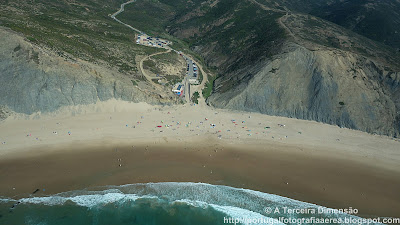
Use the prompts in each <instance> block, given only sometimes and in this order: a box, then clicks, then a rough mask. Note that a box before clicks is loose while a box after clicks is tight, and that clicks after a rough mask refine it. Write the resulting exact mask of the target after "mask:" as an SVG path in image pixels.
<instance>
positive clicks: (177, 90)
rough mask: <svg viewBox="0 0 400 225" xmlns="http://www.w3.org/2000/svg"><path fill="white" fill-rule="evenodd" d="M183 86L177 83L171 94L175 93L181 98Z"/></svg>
mask: <svg viewBox="0 0 400 225" xmlns="http://www.w3.org/2000/svg"><path fill="white" fill-rule="evenodd" d="M184 88H185V85H183V84H181V83H177V84H176V85H175V86H174V88H173V89H172V92H174V93H176V94H177V95H179V96H182V94H183V91H184Z"/></svg>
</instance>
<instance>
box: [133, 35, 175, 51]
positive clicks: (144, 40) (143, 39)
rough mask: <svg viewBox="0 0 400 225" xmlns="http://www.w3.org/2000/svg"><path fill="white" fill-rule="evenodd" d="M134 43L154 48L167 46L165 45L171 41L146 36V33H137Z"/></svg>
mask: <svg viewBox="0 0 400 225" xmlns="http://www.w3.org/2000/svg"><path fill="white" fill-rule="evenodd" d="M136 44H140V45H146V46H150V47H156V48H167V46H168V45H170V44H171V42H170V41H167V40H164V39H161V38H158V37H151V36H148V35H147V34H139V35H137V36H136Z"/></svg>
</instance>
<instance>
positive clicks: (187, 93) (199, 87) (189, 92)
mask: <svg viewBox="0 0 400 225" xmlns="http://www.w3.org/2000/svg"><path fill="white" fill-rule="evenodd" d="M133 2H136V0H131V1H128V2H125V3H123V4H121V8H120V9H119V10H118V11H117V12H115V13H114V14H112V15H111V18H113V19H114V20H115V21H117V22H118V23H121V24H123V25H125V26H127V27H129V28H130V29H132V30H134V31H136V32H138V33H140V34H145V33H144V32H142V31H140V30H139V29H136V28H134V27H132V26H131V25H129V24H126V23H124V22H122V21H120V20H119V19H117V18H116V16H117V15H118V14H120V13H122V12H123V11H124V8H125V5H127V4H130V3H133ZM165 48H166V49H168V51H167V52H170V51H174V52H176V53H178V51H176V50H174V49H173V48H171V47H170V46H165ZM167 52H158V53H155V54H153V55H157V54H164V53H167ZM151 56H152V55H150V56H148V57H151ZM182 56H183V57H184V58H185V59H189V60H190V61H191V62H192V64H191V71H192V73H193V63H195V64H196V65H197V67H198V70H200V72H201V73H202V74H203V81H202V82H201V84H200V85H196V86H194V88H191V87H190V84H189V79H188V77H187V76H186V77H185V79H184V80H183V83H184V84H185V99H186V101H187V102H188V103H190V101H191V99H190V97H191V96H192V94H193V93H194V92H195V91H198V92H199V94H200V97H199V105H201V106H206V103H205V99H204V98H203V94H202V89H203V88H204V86H205V84H206V82H207V80H208V75H207V74H206V73H205V72H204V70H203V68H202V66H201V65H200V64H199V63H197V62H196V61H195V60H193V57H190V56H188V55H186V54H184V53H182ZM148 57H145V58H144V59H146V58H148ZM144 59H142V60H141V62H140V63H139V69H140V70H141V71H142V74H143V75H144V76H145V77H146V79H147V80H149V81H150V83H151V84H153V85H154V86H155V87H156V88H157V89H159V90H160V88H161V87H160V86H159V85H157V84H155V83H154V82H153V81H152V80H151V77H150V76H147V74H146V73H145V72H144V69H143V61H144ZM189 69H190V68H189Z"/></svg>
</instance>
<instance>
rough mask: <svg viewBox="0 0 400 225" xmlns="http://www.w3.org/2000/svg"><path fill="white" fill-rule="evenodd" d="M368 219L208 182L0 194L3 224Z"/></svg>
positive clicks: (212, 224)
mask: <svg viewBox="0 0 400 225" xmlns="http://www.w3.org/2000/svg"><path fill="white" fill-rule="evenodd" d="M296 210H297V211H296ZM299 210H302V211H299ZM313 218H314V219H313ZM322 219H324V221H323V223H322ZM367 222H368V221H363V219H362V218H360V217H357V216H356V215H350V214H345V213H341V212H333V211H332V210H330V209H328V208H325V207H321V206H318V205H314V204H310V203H305V202H301V201H297V200H293V199H290V198H285V197H281V196H277V195H273V194H267V193H262V192H258V191H252V190H248V189H240V188H233V187H228V186H221V185H210V184H204V183H148V184H132V185H123V186H105V187H98V188H94V189H90V190H79V191H71V192H65V193H60V194H56V195H52V196H46V197H30V198H22V199H9V198H0V224H7V225H13V224H27V225H39V224H40V225H50V224H56V225H67V224H68V225H80V224H82V225H83V224H85V225H86V224H92V225H103V224H104V225H111V224H115V225H119V224H133V225H136V224H137V225H139V224H141V225H156V224H157V225H158V224H159V225H169V224H171V225H172V224H173V225H197V224H198V225H208V224H210V225H218V224H246V225H247V224H367ZM370 224H371V223H370Z"/></svg>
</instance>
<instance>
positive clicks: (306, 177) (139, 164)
mask: <svg viewBox="0 0 400 225" xmlns="http://www.w3.org/2000/svg"><path fill="white" fill-rule="evenodd" d="M75 112H79V113H75ZM32 118H35V119H32ZM233 120H235V121H233ZM212 124H214V125H215V126H211V125H212ZM236 124H238V125H236ZM278 124H285V126H284V127H281V126H280V125H278ZM160 125H161V126H162V127H161V128H159V127H157V126H160ZM266 127H269V128H266ZM54 132H57V134H54ZM3 140H5V141H6V142H7V143H6V144H4V145H0V180H1V181H2V182H1V183H0V196H7V197H14V198H18V197H26V196H29V195H31V194H32V193H33V192H34V191H35V190H36V189H39V190H40V191H39V192H37V193H36V194H34V195H33V196H43V195H51V194H56V193H60V192H65V191H71V190H81V189H85V188H89V187H98V186H107V185H124V184H133V183H149V182H202V183H210V184H220V185H226V186H232V187H237V188H246V189H251V190H256V191H261V192H265V193H270V194H276V195H280V196H284V197H288V198H291V199H296V200H300V201H304V202H309V203H314V204H317V205H321V206H325V207H329V208H335V209H342V208H349V207H352V208H353V209H359V216H364V217H376V216H381V217H398V216H399V215H398V210H397V209H399V208H400V196H399V195H398V190H400V166H399V165H400V152H399V151H398V149H399V147H400V143H399V142H397V141H394V140H391V139H390V138H388V137H380V136H375V135H370V134H366V133H363V132H359V131H354V130H349V129H341V128H338V127H335V126H331V125H326V124H320V123H317V122H313V121H303V120H296V119H290V118H281V117H273V116H267V115H262V114H257V113H246V112H230V111H227V110H217V109H210V108H199V107H194V106H188V105H186V106H177V107H154V106H149V105H147V104H141V103H139V104H134V103H126V102H120V101H111V102H107V103H102V104H96V105H92V106H85V107H83V106H82V107H77V108H76V107H75V108H73V109H71V108H67V109H65V110H64V111H61V112H58V113H56V114H54V115H50V116H45V115H33V116H32V117H30V118H27V119H25V118H22V119H21V118H19V117H14V118H9V119H7V120H6V121H3V122H2V123H0V141H3ZM132 146H134V147H132ZM120 164H121V166H119V165H120ZM13 188H15V189H13ZM43 189H45V191H42V190H43Z"/></svg>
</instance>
